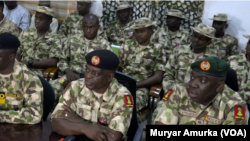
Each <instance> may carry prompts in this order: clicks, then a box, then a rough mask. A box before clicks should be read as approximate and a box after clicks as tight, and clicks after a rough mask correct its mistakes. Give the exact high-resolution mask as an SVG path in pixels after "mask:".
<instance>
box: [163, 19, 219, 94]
mask: <svg viewBox="0 0 250 141" xmlns="http://www.w3.org/2000/svg"><path fill="white" fill-rule="evenodd" d="M191 28H192V30H193V31H194V33H193V37H192V44H191V45H182V46H180V47H178V48H175V49H174V50H173V53H172V54H171V55H170V57H169V60H168V62H167V64H166V66H165V74H164V78H163V83H162V85H163V89H164V91H165V92H166V91H167V90H168V89H169V88H172V86H173V85H174V84H180V83H184V82H187V81H188V80H189V78H190V72H191V68H190V65H191V64H192V63H193V62H195V61H197V60H200V59H202V58H206V57H209V56H219V54H218V51H216V50H215V49H212V44H211V43H212V41H211V39H213V38H215V37H214V35H215V29H214V28H213V27H210V26H208V25H205V24H202V23H201V24H199V25H198V26H197V27H195V28H194V27H191Z"/></svg>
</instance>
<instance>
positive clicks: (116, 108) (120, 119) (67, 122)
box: [52, 50, 134, 141]
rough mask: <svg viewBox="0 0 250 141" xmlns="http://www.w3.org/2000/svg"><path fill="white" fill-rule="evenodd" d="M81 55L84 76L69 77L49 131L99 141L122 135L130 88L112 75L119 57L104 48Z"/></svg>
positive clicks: (127, 121)
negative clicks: (82, 136)
mask: <svg viewBox="0 0 250 141" xmlns="http://www.w3.org/2000/svg"><path fill="white" fill-rule="evenodd" d="M85 59H86V62H87V64H86V71H85V79H84V78H83V79H79V80H76V81H72V82H71V83H70V84H69V85H68V87H67V88H66V89H65V92H64V93H63V95H62V96H61V97H60V100H59V103H58V105H57V106H56V108H55V110H54V112H53V114H52V128H53V131H55V132H57V133H59V134H61V135H66V136H69V135H79V134H85V135H86V136H87V137H88V138H90V139H92V140H100V141H101V140H114V141H116V140H117V141H118V140H121V139H124V138H125V137H126V134H127V131H128V127H129V126H130V121H131V118H132V110H133V107H134V105H133V99H132V95H131V94H130V92H129V91H128V90H127V88H125V87H124V86H122V85H121V84H119V83H118V82H117V80H116V79H115V78H114V73H115V71H116V69H117V67H118V65H119V59H118V57H117V56H116V55H115V54H114V53H113V52H111V51H108V50H96V51H93V52H90V53H88V54H87V55H86V57H85Z"/></svg>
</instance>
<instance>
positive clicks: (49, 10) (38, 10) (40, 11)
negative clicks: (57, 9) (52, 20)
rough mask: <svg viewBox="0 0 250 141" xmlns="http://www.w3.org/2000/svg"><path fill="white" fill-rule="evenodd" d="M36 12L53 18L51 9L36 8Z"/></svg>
mask: <svg viewBox="0 0 250 141" xmlns="http://www.w3.org/2000/svg"><path fill="white" fill-rule="evenodd" d="M36 12H39V13H43V14H46V15H49V16H52V17H54V16H55V15H54V11H53V9H51V8H49V7H47V6H38V7H37V10H36Z"/></svg>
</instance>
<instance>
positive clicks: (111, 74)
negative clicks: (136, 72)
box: [108, 73, 115, 82]
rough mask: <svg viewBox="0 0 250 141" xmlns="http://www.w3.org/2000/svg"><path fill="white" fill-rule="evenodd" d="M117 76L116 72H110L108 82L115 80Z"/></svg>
mask: <svg viewBox="0 0 250 141" xmlns="http://www.w3.org/2000/svg"><path fill="white" fill-rule="evenodd" d="M114 77H115V73H110V74H109V75H108V82H111V81H112V80H113V78H114Z"/></svg>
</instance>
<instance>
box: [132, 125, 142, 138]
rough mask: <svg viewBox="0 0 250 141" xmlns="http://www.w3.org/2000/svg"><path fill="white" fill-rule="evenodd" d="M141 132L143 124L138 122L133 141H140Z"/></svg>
mask: <svg viewBox="0 0 250 141" xmlns="http://www.w3.org/2000/svg"><path fill="white" fill-rule="evenodd" d="M142 133H143V126H142V125H141V124H138V128H137V130H136V133H135V136H134V139H133V141H141V137H142Z"/></svg>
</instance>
